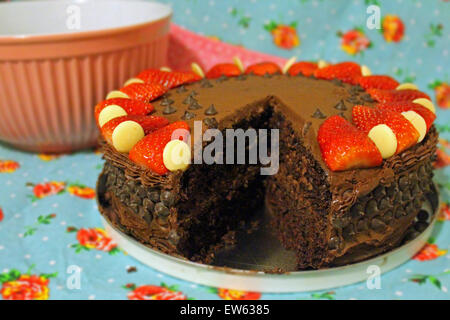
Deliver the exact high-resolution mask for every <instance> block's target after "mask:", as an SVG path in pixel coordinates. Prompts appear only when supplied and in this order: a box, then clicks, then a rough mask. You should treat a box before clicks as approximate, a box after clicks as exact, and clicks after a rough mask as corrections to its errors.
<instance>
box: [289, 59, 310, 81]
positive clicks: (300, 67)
mask: <svg viewBox="0 0 450 320" xmlns="http://www.w3.org/2000/svg"><path fill="white" fill-rule="evenodd" d="M316 69H317V63H314V62H308V61H300V62H297V63H294V64H293V65H292V66H291V67H290V68H289V71H288V73H289V74H290V75H291V76H296V75H298V74H300V73H301V74H303V75H304V76H307V77H309V76H310V75H313V74H314V71H316Z"/></svg>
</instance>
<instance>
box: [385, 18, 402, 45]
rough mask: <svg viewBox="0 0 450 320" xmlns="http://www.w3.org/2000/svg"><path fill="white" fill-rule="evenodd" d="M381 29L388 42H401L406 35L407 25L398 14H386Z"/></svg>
mask: <svg viewBox="0 0 450 320" xmlns="http://www.w3.org/2000/svg"><path fill="white" fill-rule="evenodd" d="M381 30H382V32H383V37H384V40H386V41H387V42H399V41H400V40H402V38H403V36H404V35H405V25H404V24H403V21H402V20H401V19H400V18H399V17H398V16H396V15H390V14H389V15H386V16H385V17H384V18H383V20H382V23H381Z"/></svg>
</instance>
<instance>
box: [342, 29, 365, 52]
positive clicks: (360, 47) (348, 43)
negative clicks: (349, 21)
mask: <svg viewBox="0 0 450 320" xmlns="http://www.w3.org/2000/svg"><path fill="white" fill-rule="evenodd" d="M337 35H338V36H339V37H340V38H341V49H342V50H343V51H345V52H346V53H348V54H350V55H355V54H358V53H361V52H363V51H364V50H366V49H368V48H370V47H371V46H372V43H371V42H370V39H369V38H368V37H367V36H366V35H365V34H364V32H363V31H362V29H359V28H355V29H352V30H349V31H347V32H345V33H342V32H338V33H337Z"/></svg>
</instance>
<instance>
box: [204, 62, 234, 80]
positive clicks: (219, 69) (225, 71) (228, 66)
mask: <svg viewBox="0 0 450 320" xmlns="http://www.w3.org/2000/svg"><path fill="white" fill-rule="evenodd" d="M240 74H241V70H240V69H239V67H238V66H237V65H235V64H233V63H219V64H216V65H215V66H214V67H212V68H211V69H210V70H209V71H208V72H207V73H206V78H208V79H216V78H219V77H221V76H226V77H236V76H238V75H240Z"/></svg>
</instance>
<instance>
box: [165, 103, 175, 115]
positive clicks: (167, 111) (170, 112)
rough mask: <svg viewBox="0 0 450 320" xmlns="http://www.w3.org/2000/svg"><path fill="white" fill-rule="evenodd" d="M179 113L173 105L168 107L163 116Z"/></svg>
mask: <svg viewBox="0 0 450 320" xmlns="http://www.w3.org/2000/svg"><path fill="white" fill-rule="evenodd" d="M175 112H177V109H176V108H174V107H172V105H171V104H169V105H167V106H166V107H165V108H164V110H163V111H162V113H163V114H172V113H175Z"/></svg>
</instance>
